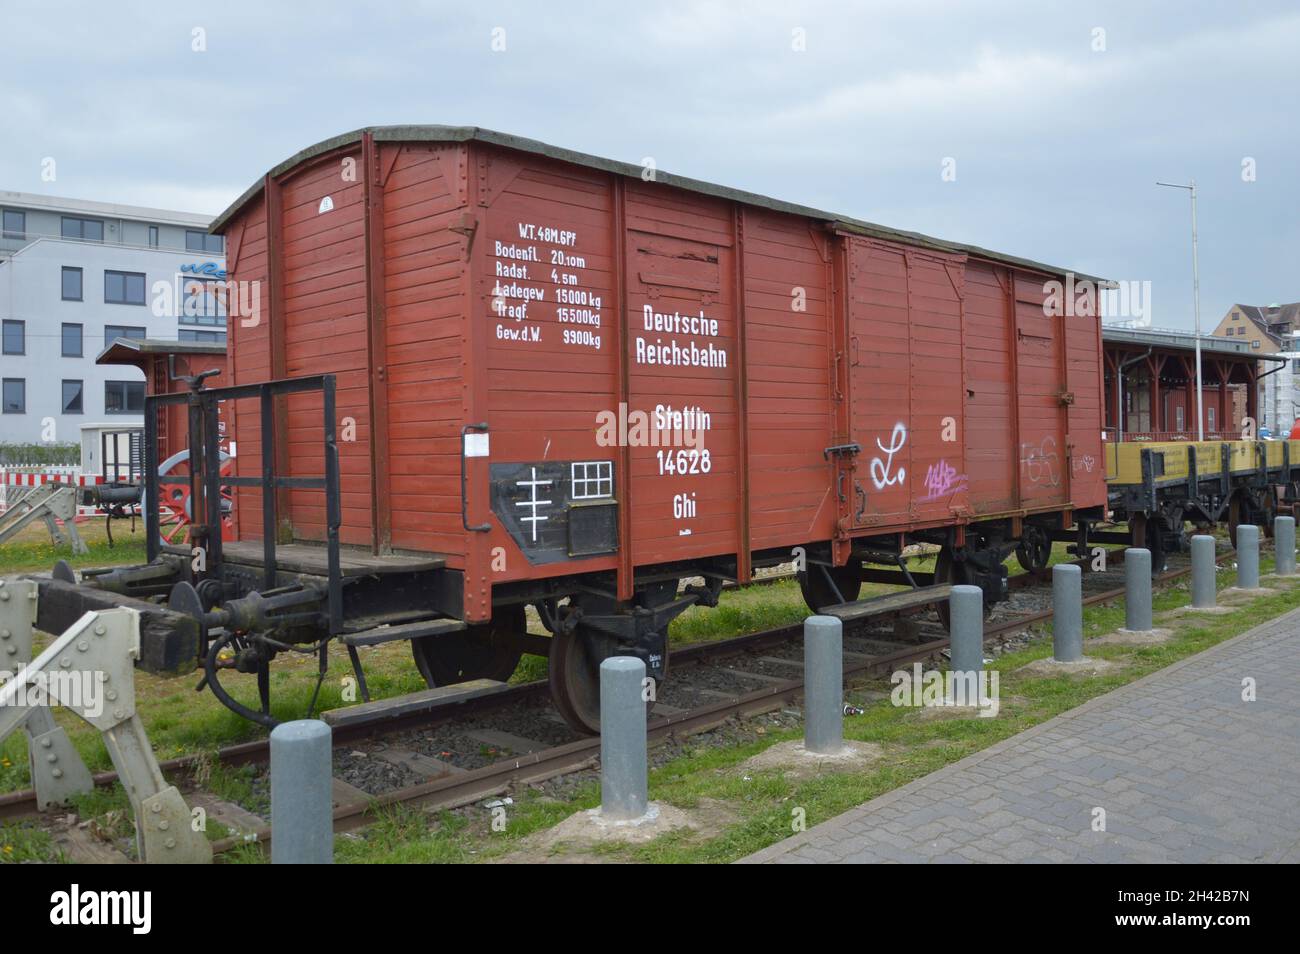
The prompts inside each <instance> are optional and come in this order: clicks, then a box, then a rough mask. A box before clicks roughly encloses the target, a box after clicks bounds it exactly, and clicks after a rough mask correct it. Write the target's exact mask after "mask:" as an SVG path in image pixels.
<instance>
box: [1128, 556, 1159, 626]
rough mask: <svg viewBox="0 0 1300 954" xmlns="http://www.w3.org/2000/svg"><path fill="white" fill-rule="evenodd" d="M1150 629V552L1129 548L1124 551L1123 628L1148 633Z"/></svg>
mask: <svg viewBox="0 0 1300 954" xmlns="http://www.w3.org/2000/svg"><path fill="white" fill-rule="evenodd" d="M1151 627H1152V623H1151V551H1150V550H1144V549H1143V548H1141V547H1130V548H1129V549H1127V550H1125V551H1124V628H1125V629H1127V630H1128V631H1129V632H1131V633H1149V632H1151Z"/></svg>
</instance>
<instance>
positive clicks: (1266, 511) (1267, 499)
mask: <svg viewBox="0 0 1300 954" xmlns="http://www.w3.org/2000/svg"><path fill="white" fill-rule="evenodd" d="M1277 492H1278V488H1277V487H1275V486H1273V485H1272V484H1269V485H1268V486H1267V487H1265V488H1264V496H1263V499H1262V503H1263V507H1262V509H1261V510H1260V514H1259V519H1260V520H1261V521H1262V522H1261V524H1260V526H1261V527H1262V528H1263V531H1264V537H1265V538H1266V539H1269V540H1272V539H1273V521H1274V520H1275V519H1277Z"/></svg>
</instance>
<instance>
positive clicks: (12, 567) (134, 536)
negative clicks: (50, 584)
mask: <svg viewBox="0 0 1300 954" xmlns="http://www.w3.org/2000/svg"><path fill="white" fill-rule="evenodd" d="M77 533H78V534H79V535H80V536H81V539H82V540H83V541H84V542H85V544H86V546H87V547H88V548H89V549H90V552H89V553H86V554H83V555H81V556H74V555H73V553H72V547H71V546H62V547H56V546H55V545H54V543H53V542H52V541H51V540H50V533H49V531H48V530H46V529H45V524H44V522H42V521H40V520H37V521H36V522H35V523H31V524H28V525H27V526H26V527H24V528H23V529H22V531H21V532H20V533H19V534H18V535H17V536H15V537H12V538H10V539H9V540H6V541H5V543H4V546H3V547H0V576H3V575H5V574H7V573H29V572H31V571H33V570H48V569H50V567H52V566H54V563H55V561H56V560H67V561H68V563H70V564H71V565H72V566H74V567H84V566H111V565H113V564H120V563H144V562H146V558H145V546H144V522H143V521H141V520H136V521H135V526H134V528H132V526H131V521H130V520H114V521H113V543H112V545H110V544H109V542H108V528H107V526H106V518H104V517H95V518H93V519H90V520H84V521H81V522H79V523H78V524H77Z"/></svg>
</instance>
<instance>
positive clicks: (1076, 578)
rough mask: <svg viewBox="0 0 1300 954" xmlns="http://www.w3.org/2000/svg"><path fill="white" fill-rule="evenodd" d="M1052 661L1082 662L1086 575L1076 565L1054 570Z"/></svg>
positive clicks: (1063, 565)
mask: <svg viewBox="0 0 1300 954" xmlns="http://www.w3.org/2000/svg"><path fill="white" fill-rule="evenodd" d="M1052 658H1053V659H1055V660H1056V661H1057V662H1078V661H1079V660H1080V659H1082V658H1083V571H1082V570H1081V569H1080V568H1079V567H1077V566H1075V565H1074V564H1073V563H1058V564H1056V566H1054V567H1052Z"/></svg>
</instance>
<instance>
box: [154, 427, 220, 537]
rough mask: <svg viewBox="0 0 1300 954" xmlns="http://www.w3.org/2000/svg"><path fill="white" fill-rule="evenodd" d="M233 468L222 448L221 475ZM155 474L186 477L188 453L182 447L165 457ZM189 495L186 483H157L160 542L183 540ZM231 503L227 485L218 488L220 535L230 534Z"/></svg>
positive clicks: (187, 521) (188, 519)
mask: <svg viewBox="0 0 1300 954" xmlns="http://www.w3.org/2000/svg"><path fill="white" fill-rule="evenodd" d="M233 468H234V459H233V458H232V457H231V456H230V455H229V454H226V453H225V452H224V451H223V452H222V453H221V476H222V477H227V476H229V475H230V471H231V470H232V469H233ZM158 476H159V477H189V476H190V452H189V451H188V450H183V451H179V452H178V453H175V454H173V455H172V456H171V457H168V458H167V459H166V460H165V461H163V462H162V463H161V464H159V465H158ZM190 497H191V493H190V485H189V484H188V483H185V484H160V485H159V486H158V535H159V536H160V537H161V538H162V541H163V542H164V543H175V542H176V541H177V539H178V538H179V539H184V533H186V532H188V527H189V525H190V523H191V521H192V519H193V517H192V514H191V512H190V511H191V507H190ZM234 506H235V502H234V497H233V496H232V494H231V490H230V488H229V487H222V488H221V535H222V537H230V536H232V535H233V532H234V527H233V524H232V521H231V512H232V511H233V510H234Z"/></svg>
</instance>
